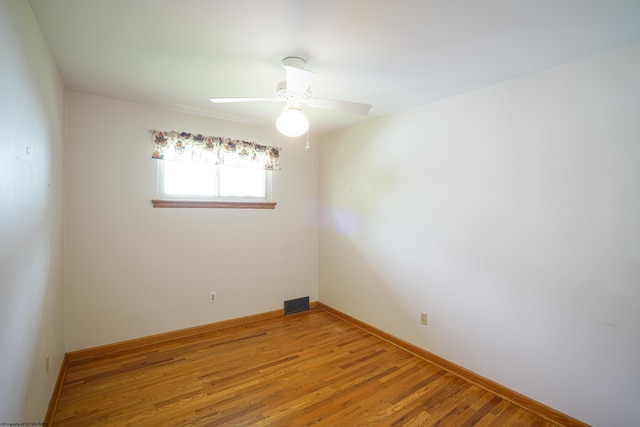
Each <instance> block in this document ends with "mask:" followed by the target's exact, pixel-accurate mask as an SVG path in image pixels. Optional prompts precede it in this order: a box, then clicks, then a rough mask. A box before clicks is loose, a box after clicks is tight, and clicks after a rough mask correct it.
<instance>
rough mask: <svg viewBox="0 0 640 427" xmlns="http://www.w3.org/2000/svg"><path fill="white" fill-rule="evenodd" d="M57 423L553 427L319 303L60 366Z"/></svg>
mask: <svg viewBox="0 0 640 427" xmlns="http://www.w3.org/2000/svg"><path fill="white" fill-rule="evenodd" d="M53 425H54V426H56V427H64V426H154V427H155V426H307V425H318V426H385V427H386V426H453V427H460V426H496V427H497V426H545V427H547V426H549V427H550V426H557V424H554V423H552V422H550V421H547V420H546V419H544V418H542V417H540V416H538V415H536V414H534V413H532V412H530V411H527V410H525V409H523V408H521V407H519V406H517V405H515V404H513V403H511V402H509V401H506V400H504V399H502V398H500V397H499V396H496V395H494V394H492V393H490V392H487V391H485V390H483V389H481V388H479V387H477V386H475V385H473V384H471V383H468V382H466V381H464V380H462V379H460V378H459V377H457V376H455V375H453V374H451V373H449V372H447V371H445V370H443V369H440V368H438V367H436V366H434V365H432V364H430V363H428V362H426V361H424V360H422V359H421V358H419V357H416V356H414V355H412V354H410V353H407V352H406V351H404V350H401V349H399V348H397V347H395V346H393V345H392V344H389V343H387V342H386V341H383V340H381V339H379V338H377V337H375V336H372V335H370V334H369V333H367V332H365V331H363V330H361V329H359V328H357V327H355V326H353V325H351V324H349V323H347V322H345V321H343V320H340V319H338V318H336V317H334V316H332V315H331V314H328V313H326V312H324V311H321V310H311V311H308V312H303V313H298V314H294V315H290V316H285V317H281V318H275V319H269V320H265V321H261V322H256V323H252V324H248V325H244V326H236V327H232V328H228V329H224V330H220V331H216V332H210V333H206V334H201V335H198V336H194V337H189V338H182V339H178V340H173V341H170V342H166V343H162V344H157V345H152V346H149V347H146V348H144V349H138V350H131V351H127V352H123V353H122V354H114V355H110V356H105V357H100V358H96V359H94V360H84V361H76V362H70V364H69V367H68V371H67V375H66V378H65V381H64V385H63V388H62V393H61V395H60V400H59V402H58V406H57V410H56V412H55V415H54V417H53Z"/></svg>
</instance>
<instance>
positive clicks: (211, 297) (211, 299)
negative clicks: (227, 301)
mask: <svg viewBox="0 0 640 427" xmlns="http://www.w3.org/2000/svg"><path fill="white" fill-rule="evenodd" d="M216 301H218V297H217V296H216V293H215V292H213V291H211V292H209V303H212V302H216Z"/></svg>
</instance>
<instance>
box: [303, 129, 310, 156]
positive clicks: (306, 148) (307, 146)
mask: <svg viewBox="0 0 640 427" xmlns="http://www.w3.org/2000/svg"><path fill="white" fill-rule="evenodd" d="M304 149H305V150H307V151H309V149H311V147H309V131H307V145H306V146H305V147H304Z"/></svg>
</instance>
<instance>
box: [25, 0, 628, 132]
mask: <svg viewBox="0 0 640 427" xmlns="http://www.w3.org/2000/svg"><path fill="white" fill-rule="evenodd" d="M29 2H30V4H31V7H32V9H33V11H34V14H35V17H36V19H37V21H38V23H39V25H40V28H41V30H42V34H43V36H44V38H45V40H46V41H47V44H48V45H49V48H50V49H51V52H52V54H53V57H54V59H55V61H56V63H57V65H58V68H59V69H60V72H61V74H62V78H63V79H64V82H65V85H66V87H67V88H68V89H71V90H74V91H80V92H85V93H91V94H97V95H102V96H107V97H114V98H120V99H124V100H130V101H135V102H141V103H148V104H156V105H163V106H169V107H171V108H176V109H179V110H182V111H190V112H195V113H198V114H205V115H210V116H213V117H219V118H224V119H231V120H238V121H242V122H246V123H253V124H261V125H265V126H273V124H274V122H275V119H276V117H277V115H278V114H279V113H280V111H281V110H282V108H283V104H278V103H251V104H218V105H214V104H212V103H211V102H209V98H211V97H271V96H274V94H275V85H276V84H277V83H278V82H280V81H281V80H284V70H283V69H282V67H281V64H280V61H281V59H282V58H284V57H286V56H292V55H295V56H302V57H304V58H306V59H307V69H310V70H312V71H314V72H315V77H314V80H313V83H312V86H311V87H312V91H313V94H314V96H317V97H321V98H330V99H339V100H345V101H354V102H363V103H368V104H373V108H372V110H371V112H370V113H369V115H368V116H366V117H361V116H355V115H351V114H348V113H341V112H333V111H324V110H318V109H311V108H305V110H304V111H305V113H306V114H307V115H308V116H309V119H310V121H311V132H312V133H317V134H322V133H326V132H329V131H332V130H335V129H339V128H342V127H345V126H348V125H352V124H355V123H358V122H360V121H364V120H370V119H371V118H374V117H379V116H383V115H388V114H392V113H395V112H398V111H401V110H405V109H408V108H411V107H415V106H418V105H422V104H426V103H429V102H432V101H434V100H438V99H442V98H445V97H449V96H453V95H456V94H460V93H463V92H467V91H470V90H474V89H477V88H480V87H484V86H488V85H492V84H495V83H498V82H501V81H505V80H509V79H512V78H515V77H518V76H521V75H524V74H528V73H531V72H535V71H538V70H542V69H545V68H549V67H553V66H555V65H559V64H562V63H565V62H568V61H571V60H575V59H578V58H581V57H585V56H589V55H592V54H595V53H598V52H601V51H604V50H608V49H611V48H615V47H619V46H623V45H627V44H631V43H636V42H639V41H640V0H484V1H479V0H269V1H267V0H231V1H222V0H29Z"/></svg>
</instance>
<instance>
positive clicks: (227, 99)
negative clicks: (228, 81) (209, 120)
mask: <svg viewBox="0 0 640 427" xmlns="http://www.w3.org/2000/svg"><path fill="white" fill-rule="evenodd" d="M209 100H210V101H211V102H213V103H214V104H222V103H225V102H262V101H271V102H275V101H278V99H274V98H210V99H209Z"/></svg>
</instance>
